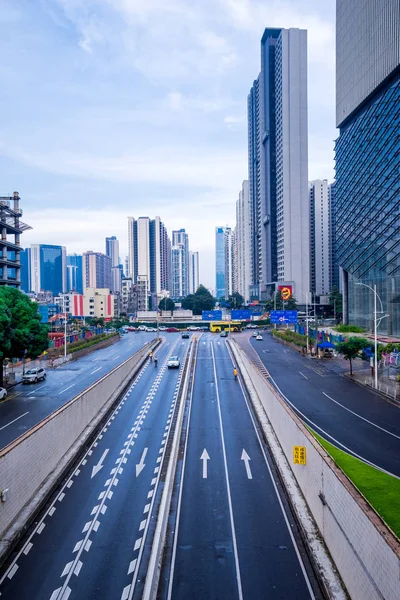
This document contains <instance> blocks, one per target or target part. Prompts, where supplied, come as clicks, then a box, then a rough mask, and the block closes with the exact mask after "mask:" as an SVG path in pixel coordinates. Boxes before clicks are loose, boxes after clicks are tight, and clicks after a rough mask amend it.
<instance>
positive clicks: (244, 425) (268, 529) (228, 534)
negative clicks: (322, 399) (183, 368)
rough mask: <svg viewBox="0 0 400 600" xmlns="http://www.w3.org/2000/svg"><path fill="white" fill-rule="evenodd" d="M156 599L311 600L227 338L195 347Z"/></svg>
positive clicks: (303, 560) (293, 532) (310, 578)
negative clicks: (235, 374)
mask: <svg viewBox="0 0 400 600" xmlns="http://www.w3.org/2000/svg"><path fill="white" fill-rule="evenodd" d="M181 460H182V464H181V467H180V468H179V469H178V472H179V473H180V476H179V477H178V478H177V481H176V482H175V486H176V490H175V499H176V502H175V507H174V511H175V519H172V520H171V522H170V531H169V537H168V543H167V552H166V559H165V562H164V568H163V571H162V574H161V592H160V593H159V596H158V597H159V599H161V598H162V599H163V600H166V599H168V600H170V599H173V600H187V599H188V598H196V600H203V599H204V600H209V599H218V600H225V599H226V600H228V599H229V600H233V599H235V598H237V599H239V600H241V599H243V598H244V599H249V600H252V599H254V598H271V599H278V598H280V599H288V598H296V599H306V598H319V597H321V596H320V592H319V590H318V586H317V585H316V582H315V579H314V575H313V573H312V571H311V568H310V565H309V564H308V559H307V557H306V556H305V553H304V549H303V548H302V544H301V541H300V539H299V536H298V532H297V528H296V525H295V523H294V522H293V518H292V515H291V514H290V511H289V510H288V509H287V505H286V500H285V497H284V495H283V494H282V490H281V489H280V487H279V484H277V483H276V482H275V477H274V476H273V466H272V464H271V463H270V457H269V456H268V453H267V449H266V448H265V446H264V444H263V443H262V441H261V436H260V435H259V433H258V429H257V426H256V424H255V419H254V416H253V413H252V410H251V409H250V407H249V405H248V403H247V400H246V397H245V394H244V391H243V389H242V385H241V383H240V382H235V381H234V378H233V363H232V360H231V357H230V354H229V352H228V348H227V346H226V342H225V340H223V339H221V338H219V337H217V336H215V335H212V334H206V335H203V336H202V337H201V339H200V341H199V348H198V354H197V359H196V372H195V379H194V388H193V394H192V398H191V406H190V413H189V415H188V436H187V439H186V442H185V445H184V449H183V452H182V459H181Z"/></svg>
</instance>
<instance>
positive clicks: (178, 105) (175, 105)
mask: <svg viewBox="0 0 400 600" xmlns="http://www.w3.org/2000/svg"><path fill="white" fill-rule="evenodd" d="M168 104H169V107H170V108H171V109H172V110H182V107H183V97H182V94H180V93H179V92H171V93H169V94H168Z"/></svg>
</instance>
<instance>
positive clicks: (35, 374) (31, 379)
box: [22, 367, 46, 383]
mask: <svg viewBox="0 0 400 600" xmlns="http://www.w3.org/2000/svg"><path fill="white" fill-rule="evenodd" d="M44 379H46V371H45V370H44V369H43V367H34V368H33V369H28V370H27V371H26V372H25V375H22V383H36V382H37V381H41V380H44Z"/></svg>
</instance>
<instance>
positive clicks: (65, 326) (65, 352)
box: [64, 294, 67, 360]
mask: <svg viewBox="0 0 400 600" xmlns="http://www.w3.org/2000/svg"><path fill="white" fill-rule="evenodd" d="M64 359H65V360H67V298H66V295H65V294H64Z"/></svg>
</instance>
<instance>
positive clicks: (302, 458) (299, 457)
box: [293, 446, 307, 465]
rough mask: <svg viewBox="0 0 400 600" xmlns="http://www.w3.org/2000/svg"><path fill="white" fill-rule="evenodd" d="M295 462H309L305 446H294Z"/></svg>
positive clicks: (298, 463) (303, 463) (300, 463)
mask: <svg viewBox="0 0 400 600" xmlns="http://www.w3.org/2000/svg"><path fill="white" fill-rule="evenodd" d="M293 462H294V464H295V465H305V464H306V463H307V455H306V447H305V446H293Z"/></svg>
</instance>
